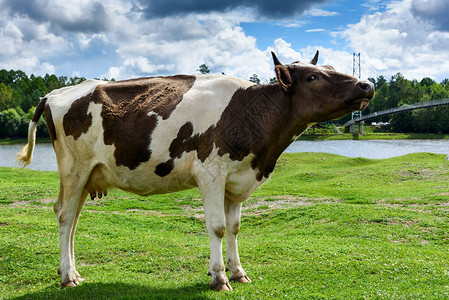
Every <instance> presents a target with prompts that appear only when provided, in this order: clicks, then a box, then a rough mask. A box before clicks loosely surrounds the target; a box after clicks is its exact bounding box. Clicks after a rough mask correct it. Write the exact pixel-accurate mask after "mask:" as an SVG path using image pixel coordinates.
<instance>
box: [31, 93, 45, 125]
mask: <svg viewBox="0 0 449 300" xmlns="http://www.w3.org/2000/svg"><path fill="white" fill-rule="evenodd" d="M46 102H47V98H42V99H41V100H40V101H39V104H38V105H37V106H36V109H35V110H34V113H33V118H32V119H31V121H32V122H36V123H37V122H39V119H40V117H41V116H42V113H43V112H44V108H45V103H46Z"/></svg>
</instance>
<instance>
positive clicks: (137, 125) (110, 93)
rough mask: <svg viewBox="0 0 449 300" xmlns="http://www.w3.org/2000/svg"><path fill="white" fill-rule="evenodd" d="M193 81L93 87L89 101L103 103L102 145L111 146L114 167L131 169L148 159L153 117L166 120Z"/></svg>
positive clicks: (164, 79)
mask: <svg viewBox="0 0 449 300" xmlns="http://www.w3.org/2000/svg"><path fill="white" fill-rule="evenodd" d="M194 82H195V77H194V76H173V77H159V78H141V79H134V80H126V81H122V82H120V81H119V82H111V83H108V84H105V85H100V86H97V88H96V89H95V91H94V92H93V94H92V101H94V102H95V103H101V104H103V107H102V111H101V117H102V119H103V129H104V143H105V144H106V145H114V146H115V151H114V156H115V159H116V163H117V165H118V166H126V167H128V168H129V169H131V170H133V169H135V168H137V167H138V166H139V165H140V164H141V163H142V162H146V161H148V160H149V159H150V157H151V151H150V150H149V145H150V143H151V134H152V133H153V131H154V129H155V128H156V125H157V116H161V117H162V119H167V118H168V117H169V116H170V115H171V113H172V112H173V110H174V109H175V108H176V106H177V105H178V104H179V102H181V100H182V99H183V96H184V94H185V93H186V92H187V91H188V90H190V88H191V87H192V85H193V83H194ZM151 113H154V114H151ZM149 114H150V115H149ZM169 167H170V166H169V165H168V166H166V167H165V169H167V168H169ZM160 172H161V173H164V172H166V171H164V170H161V171H160Z"/></svg>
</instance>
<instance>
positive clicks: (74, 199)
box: [54, 182, 88, 287]
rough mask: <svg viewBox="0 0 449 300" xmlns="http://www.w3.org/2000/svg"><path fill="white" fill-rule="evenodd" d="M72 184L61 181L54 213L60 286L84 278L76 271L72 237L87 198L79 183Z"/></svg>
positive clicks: (68, 284)
mask: <svg viewBox="0 0 449 300" xmlns="http://www.w3.org/2000/svg"><path fill="white" fill-rule="evenodd" d="M72 183H73V184H72V185H69V184H67V185H64V184H62V183H61V190H60V193H59V198H58V201H57V202H56V203H55V207H54V210H55V213H56V218H57V221H58V231H59V248H60V259H61V260H60V265H59V273H60V275H61V280H62V281H61V286H62V287H67V286H76V285H78V284H79V283H80V282H81V281H83V280H84V279H83V278H82V277H81V276H80V274H79V273H78V272H77V271H76V268H75V255H74V237H75V230H76V225H77V222H78V218H79V215H80V213H81V209H82V207H83V205H84V202H85V201H86V198H87V194H88V193H87V192H86V191H85V190H84V188H83V186H82V185H79V183H74V182H72Z"/></svg>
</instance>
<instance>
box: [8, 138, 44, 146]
mask: <svg viewBox="0 0 449 300" xmlns="http://www.w3.org/2000/svg"><path fill="white" fill-rule="evenodd" d="M27 143H28V139H27V138H17V139H16V138H12V139H0V145H15V144H23V145H24V146H25V145H26V144H27ZM36 143H41V144H42V143H51V140H50V138H39V137H38V138H36Z"/></svg>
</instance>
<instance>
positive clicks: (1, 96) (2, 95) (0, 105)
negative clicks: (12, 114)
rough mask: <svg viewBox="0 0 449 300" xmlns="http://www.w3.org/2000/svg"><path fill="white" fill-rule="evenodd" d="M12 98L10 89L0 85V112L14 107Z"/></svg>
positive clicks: (2, 84)
mask: <svg viewBox="0 0 449 300" xmlns="http://www.w3.org/2000/svg"><path fill="white" fill-rule="evenodd" d="M14 104H15V103H14V99H13V97H12V88H11V87H9V86H6V85H5V84H4V83H0V111H4V110H6V109H8V108H13V107H15V105H14Z"/></svg>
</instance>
